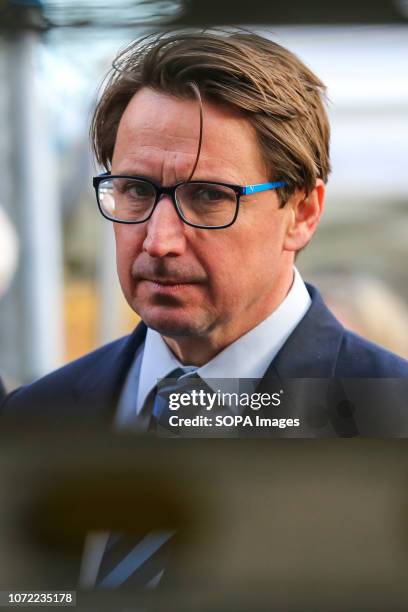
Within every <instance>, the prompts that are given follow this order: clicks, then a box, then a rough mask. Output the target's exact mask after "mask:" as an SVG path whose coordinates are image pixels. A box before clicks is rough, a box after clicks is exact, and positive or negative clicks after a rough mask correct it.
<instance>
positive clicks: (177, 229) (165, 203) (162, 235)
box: [143, 195, 187, 257]
mask: <svg viewBox="0 0 408 612" xmlns="http://www.w3.org/2000/svg"><path fill="white" fill-rule="evenodd" d="M186 227H187V226H186V225H185V223H183V221H182V220H181V219H180V217H179V216H178V214H177V211H176V209H175V206H174V204H173V202H172V200H171V198H170V197H169V196H168V195H163V196H162V197H161V199H160V201H159V202H158V204H157V205H156V208H155V209H154V212H153V214H152V216H151V217H150V219H149V220H148V221H147V222H146V237H145V240H144V242H143V249H144V251H146V252H147V253H148V254H149V255H150V256H151V257H165V256H166V255H182V254H183V253H184V251H185V249H186V237H185V229H186Z"/></svg>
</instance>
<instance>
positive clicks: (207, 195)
mask: <svg viewBox="0 0 408 612" xmlns="http://www.w3.org/2000/svg"><path fill="white" fill-rule="evenodd" d="M195 197H196V198H197V199H198V200H200V201H201V202H218V201H219V200H224V199H225V193H224V192H223V191H221V190H220V189H199V190H198V191H197V192H196V193H195Z"/></svg>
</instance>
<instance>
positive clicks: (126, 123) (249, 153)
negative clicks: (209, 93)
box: [112, 88, 293, 352]
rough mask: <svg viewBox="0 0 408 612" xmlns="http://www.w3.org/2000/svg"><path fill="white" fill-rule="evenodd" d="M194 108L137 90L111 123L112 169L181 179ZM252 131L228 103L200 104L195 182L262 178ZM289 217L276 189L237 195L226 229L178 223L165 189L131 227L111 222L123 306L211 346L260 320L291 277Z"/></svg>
mask: <svg viewBox="0 0 408 612" xmlns="http://www.w3.org/2000/svg"><path fill="white" fill-rule="evenodd" d="M198 134H199V108H198V103H197V101H195V100H184V99H179V98H176V97H172V96H168V95H165V94H162V93H158V92H155V91H153V90H151V89H148V88H144V89H142V90H141V91H139V92H138V93H137V94H136V95H135V96H134V97H133V98H132V100H131V101H130V103H129V105H128V107H127V108H126V110H125V112H124V114H123V116H122V119H121V122H120V125H119V129H118V134H117V139H116V144H115V150H114V156H113V160H112V174H125V175H135V176H139V177H145V178H148V179H150V180H152V181H153V182H155V183H157V184H160V185H164V186H169V185H174V184H176V183H178V182H181V181H184V180H186V179H187V178H188V177H189V176H190V173H191V170H192V168H193V165H194V161H195V158H196V153H197V145H198ZM269 178H270V177H268V173H267V171H266V168H265V165H264V162H263V160H262V158H261V155H260V152H259V147H258V144H257V141H256V136H255V132H254V130H253V128H252V126H251V125H250V123H249V122H248V120H247V119H245V118H244V117H243V116H242V115H241V114H239V113H238V112H236V111H235V110H233V109H231V108H229V107H226V106H223V105H219V104H215V103H210V102H207V101H205V102H204V133H203V144H202V150H201V155H200V159H199V162H198V166H197V169H196V171H195V173H194V177H193V179H194V180H203V181H204V180H207V181H220V182H224V183H231V184H235V185H247V184H255V183H263V182H267V181H268V180H269ZM291 219H293V216H292V213H291V207H290V206H288V205H286V206H285V207H283V208H279V201H278V197H277V194H276V192H275V191H266V192H263V193H259V194H254V195H251V196H245V197H241V204H240V210H239V214H238V218H237V220H236V222H235V223H234V224H233V225H232V226H230V227H228V228H225V229H216V230H207V229H199V228H194V227H190V226H188V225H186V224H185V223H183V221H182V220H181V219H180V218H179V216H178V215H177V212H176V210H175V207H174V205H173V203H172V201H171V199H170V198H169V197H168V196H163V197H162V199H161V200H160V202H159V203H158V205H157V207H156V209H155V211H154V213H153V215H152V217H151V218H150V219H149V220H148V221H147V222H145V223H142V224H139V225H125V224H119V223H116V224H115V225H114V228H115V238H116V248H117V267H118V274H119V279H120V283H121V286H122V289H123V292H124V294H125V297H126V299H127V301H128V303H129V304H130V306H131V307H132V308H133V310H135V311H136V312H137V313H138V314H139V315H140V316H141V318H142V319H143V321H144V322H145V323H146V324H147V325H148V326H150V327H152V328H153V329H156V330H157V331H159V332H160V333H161V334H162V335H163V336H164V337H166V338H168V339H172V340H173V342H174V341H176V342H177V341H180V342H183V339H184V340H187V339H192V340H194V341H196V342H200V341H204V342H206V343H208V344H209V345H211V346H212V347H213V349H214V351H215V352H218V351H219V350H221V349H222V348H224V347H225V346H227V345H228V344H230V343H231V342H233V341H234V340H235V339H237V338H238V337H240V336H241V335H243V334H244V333H245V332H246V331H248V330H249V329H251V328H252V327H254V326H255V325H256V324H257V323H259V322H260V321H262V320H263V319H264V318H265V317H266V316H267V315H268V314H269V313H270V312H272V311H273V310H274V309H275V308H276V306H277V305H278V304H279V303H280V302H281V301H282V299H283V298H284V297H285V294H286V293H287V291H288V289H289V287H290V283H291V280H292V265H293V252H291V251H290V250H288V249H287V248H286V246H285V237H286V234H287V229H288V226H289V224H290V221H291Z"/></svg>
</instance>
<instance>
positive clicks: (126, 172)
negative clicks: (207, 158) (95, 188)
mask: <svg viewBox="0 0 408 612" xmlns="http://www.w3.org/2000/svg"><path fill="white" fill-rule="evenodd" d="M111 174H112V175H113V176H116V175H118V176H131V177H133V176H136V177H138V178H141V179H146V180H148V181H151V182H152V183H155V184H157V185H160V184H161V183H160V181H158V180H157V179H156V178H155V177H154V176H152V175H149V174H147V173H145V172H135V171H134V170H121V171H120V172H111ZM191 181H199V182H202V183H227V184H230V185H245V182H243V181H236V180H230V179H226V178H221V177H217V178H213V177H211V178H210V177H209V176H208V175H207V176H205V177H203V176H201V175H198V176H194V177H193V178H192V179H191ZM188 182H189V181H187V179H186V178H184V179H183V178H179V177H178V178H177V179H176V181H175V183H174V184H175V185H177V184H178V183H188Z"/></svg>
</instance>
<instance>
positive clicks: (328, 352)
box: [264, 285, 344, 379]
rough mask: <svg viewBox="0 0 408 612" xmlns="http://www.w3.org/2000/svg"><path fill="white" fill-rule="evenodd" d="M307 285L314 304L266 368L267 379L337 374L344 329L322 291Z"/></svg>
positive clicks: (324, 376)
mask: <svg viewBox="0 0 408 612" xmlns="http://www.w3.org/2000/svg"><path fill="white" fill-rule="evenodd" d="M306 286H307V289H308V291H309V294H310V297H311V298H312V303H311V306H310V308H309V310H308V311H307V313H306V314H305V316H304V317H303V319H302V320H301V322H300V323H299V325H298V326H297V327H296V329H295V330H294V331H293V333H292V334H291V336H290V337H289V338H288V340H287V341H286V343H285V344H284V346H283V347H282V348H281V350H280V351H279V353H278V354H277V355H276V357H275V359H274V360H273V361H272V363H271V364H270V366H269V368H268V369H267V371H266V372H265V376H264V378H266V379H274V378H275V379H276V378H279V379H285V378H332V377H334V376H335V371H336V365H337V358H338V353H339V350H340V345H341V341H342V339H343V334H344V329H343V327H342V326H341V325H340V323H339V322H338V321H337V319H336V318H335V317H334V316H333V315H332V313H331V312H330V311H329V309H328V308H327V306H326V305H325V303H324V302H323V300H322V297H321V295H320V294H319V292H318V291H317V290H316V289H315V288H314V287H312V286H311V285H306Z"/></svg>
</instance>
